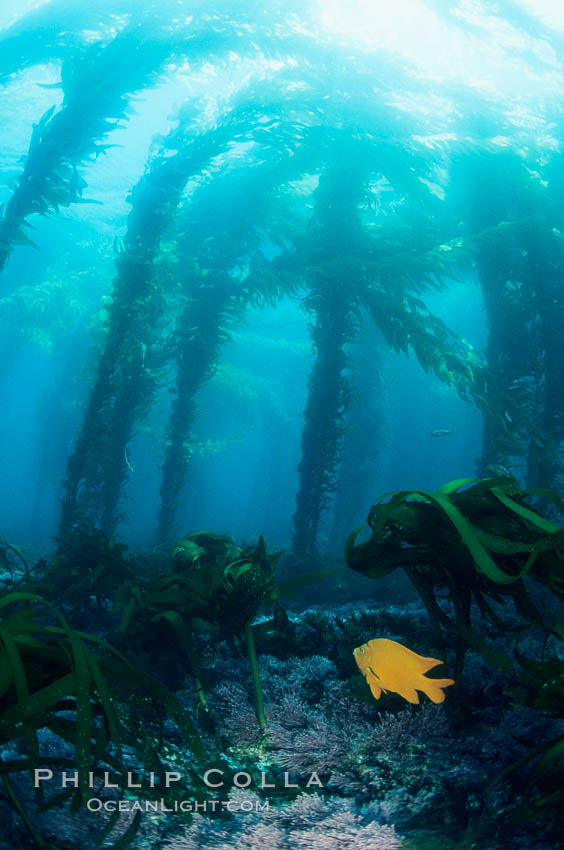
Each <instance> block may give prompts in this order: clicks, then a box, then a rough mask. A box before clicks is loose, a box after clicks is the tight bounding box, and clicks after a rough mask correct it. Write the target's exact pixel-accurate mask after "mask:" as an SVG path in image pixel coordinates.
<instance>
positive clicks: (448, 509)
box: [345, 477, 564, 678]
mask: <svg viewBox="0 0 564 850" xmlns="http://www.w3.org/2000/svg"><path fill="white" fill-rule="evenodd" d="M537 495H538V494H537V493H536V492H535V491H534V490H523V489H521V488H519V487H517V486H516V484H515V482H514V481H513V480H512V479H508V478H506V477H501V478H494V479H486V480H484V481H479V482H477V483H473V482H470V481H468V480H465V479H463V480H461V481H455V482H452V483H451V484H449V485H445V486H444V487H442V488H441V489H439V490H437V491H435V492H427V491H413V492H410V491H402V492H398V493H391V494H387V495H385V496H382V497H381V498H380V499H379V501H378V502H377V503H376V504H375V505H374V506H373V507H372V509H371V511H370V514H369V516H368V525H369V527H370V529H371V531H372V537H371V538H370V539H369V540H368V541H366V542H364V543H357V538H358V533H359V531H360V529H357V530H356V531H355V532H353V533H352V534H351V535H350V536H349V539H348V541H347V546H346V550H345V554H346V558H347V563H348V564H349V566H350V567H352V568H353V569H356V570H358V571H359V572H361V573H363V574H364V575H367V576H369V577H373V578H379V577H381V576H384V575H387V574H388V573H389V572H391V571H393V570H394V569H396V568H397V567H398V566H400V567H402V568H403V569H404V570H405V572H406V574H407V575H408V577H409V578H410V579H411V581H412V583H413V585H414V587H415V589H416V590H417V592H418V593H419V594H420V596H421V598H422V601H423V602H424V604H425V606H426V607H427V610H428V612H429V614H430V616H431V619H432V622H433V625H434V628H435V629H436V632H437V638H438V640H440V641H442V628H441V621H443V620H444V616H445V615H444V612H442V611H441V610H440V609H439V606H438V604H437V598H436V591H437V590H440V589H441V588H446V589H447V590H448V593H449V596H450V598H451V600H452V602H453V604H454V611H455V616H456V628H457V630H458V632H459V634H460V636H461V638H462V641H463V644H467V645H469V646H471V647H472V648H473V649H475V650H476V651H478V652H480V653H481V654H483V655H485V656H486V657H487V658H488V660H489V661H490V662H491V663H492V664H494V666H498V667H501V668H502V669H506V670H509V671H511V672H513V673H514V674H515V675H520V676H522V677H523V678H529V677H528V674H527V671H526V670H525V669H524V668H523V669H522V670H521V672H520V673H518V674H517V672H516V668H515V665H514V662H513V661H512V660H511V659H510V658H509V657H508V656H505V655H504V654H503V653H501V652H500V651H499V650H497V649H494V648H493V647H491V646H488V644H487V643H486V642H485V641H484V640H483V638H482V637H481V636H480V635H479V634H478V633H477V632H476V631H475V629H474V628H473V626H472V622H471V605H472V603H473V602H474V603H475V604H476V605H477V607H478V609H479V610H480V612H481V613H482V614H483V615H484V616H486V617H488V618H490V619H492V621H493V622H495V623H496V625H497V626H499V627H501V626H503V623H502V621H501V620H500V618H499V616H498V615H497V614H495V613H494V610H493V608H492V607H491V606H490V604H489V602H488V599H489V600H491V601H492V602H495V603H498V602H500V601H502V600H503V599H504V598H511V599H512V600H513V602H514V604H515V606H516V608H517V610H518V612H519V613H520V615H521V617H522V618H523V621H524V623H525V624H527V625H529V626H532V625H534V626H536V627H542V628H544V629H546V630H547V631H549V630H553V629H554V617H555V612H554V611H553V612H547V613H541V610H540V609H539V608H538V606H537V604H536V603H535V602H534V601H533V597H532V595H531V593H530V592H529V590H528V589H527V586H526V585H525V584H524V581H523V579H524V578H525V577H526V576H527V577H528V578H530V579H534V580H535V581H536V582H538V583H539V584H541V585H543V586H544V587H546V588H547V589H548V590H549V591H550V592H551V593H553V594H554V595H555V596H556V597H558V598H559V599H562V598H564V581H563V580H562V554H561V551H562V542H563V540H564V531H563V530H562V529H560V528H559V527H558V526H556V525H555V524H553V523H551V522H548V521H547V520H545V519H544V518H543V517H542V515H540V514H539V513H538V512H537V511H536V510H535V509H534V508H533V507H532V506H531V504H530V502H531V500H534V499H535V498H536V497H537ZM545 495H546V496H549V497H550V498H551V499H552V500H554V501H556V502H558V501H559V499H558V497H557V496H556V495H555V494H545ZM462 657H463V656H462V655H460V656H459V669H461V664H462Z"/></svg>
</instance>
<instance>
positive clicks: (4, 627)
mask: <svg viewBox="0 0 564 850" xmlns="http://www.w3.org/2000/svg"><path fill="white" fill-rule="evenodd" d="M96 649H102V650H105V653H106V654H105V655H104V654H100V653H98V652H96V651H95V650H96ZM112 655H113V658H112V657H111V656H112ZM0 669H1V679H0V741H1V742H2V744H4V745H5V744H6V743H9V742H17V741H19V740H20V739H23V741H24V746H25V755H24V756H22V757H17V758H11V759H3V760H2V761H1V762H0V774H1V777H2V781H3V783H4V786H5V789H6V791H7V793H8V797H9V799H10V801H11V803H12V805H13V806H14V808H15V809H16V811H17V812H18V813H19V815H20V816H21V817H22V819H23V820H24V822H25V824H26V826H27V827H28V830H29V832H30V835H31V838H32V840H33V841H34V843H35V844H37V846H39V847H44V846H46V845H45V843H44V841H43V839H42V838H41V835H40V834H39V833H38V831H37V829H36V828H35V826H34V824H33V814H32V812H30V811H29V810H28V809H27V808H26V807H25V806H24V805H23V804H22V802H21V801H20V799H19V798H18V795H17V793H16V791H15V790H14V786H13V784H12V778H13V777H15V776H16V775H18V774H20V773H22V772H27V771H29V772H30V773H31V776H32V778H33V777H34V771H35V770H36V769H38V768H44V769H45V768H46V769H47V770H46V773H44V774H42V775H43V776H45V775H48V773H49V771H51V776H52V775H53V771H54V770H55V769H61V768H62V769H71V770H72V769H74V770H76V772H77V775H78V783H77V785H76V787H74V786H72V787H69V788H67V789H65V790H64V791H62V792H61V793H60V794H59V795H57V797H56V799H55V803H58V804H62V803H64V802H65V801H66V802H68V801H73V802H72V806H73V811H74V810H76V808H78V807H79V806H80V804H81V802H83V801H85V800H86V799H87V797H88V796H89V794H90V793H91V791H90V788H91V781H92V779H91V777H92V776H95V777H97V778H102V779H103V778H104V776H105V775H112V776H113V777H114V778H116V779H118V782H119V785H120V787H122V788H124V787H126V781H127V780H126V772H127V770H128V769H129V770H130V771H131V769H132V766H131V764H130V763H129V761H128V758H127V756H124V749H123V748H124V747H128V748H131V749H132V751H134V752H135V753H136V756H137V762H136V765H135V768H134V773H135V775H136V776H138V777H140V776H142V771H143V766H144V765H145V764H150V767H151V769H152V770H155V771H156V773H158V774H159V777H160V781H163V778H164V767H163V764H162V762H161V760H160V758H159V748H160V744H158V743H157V745H156V746H149V744H148V741H146V740H145V741H142V737H141V736H137V735H136V734H135V733H134V732H133V731H132V730H131V729H130V728H129V722H130V721H129V719H128V717H127V715H126V713H125V712H124V711H122V710H121V709H120V708H119V707H118V702H119V701H120V700H122V701H125V702H126V701H127V697H126V696H125V692H124V690H123V685H124V684H125V683H126V682H128V683H129V686H130V688H132V689H138V688H140V689H141V690H145V692H147V691H148V692H149V693H150V694H151V695H152V697H153V698H154V699H156V700H160V701H161V702H162V703H163V704H164V705H165V706H166V707H167V709H168V710H169V711H170V713H171V717H174V718H175V721H176V723H177V724H178V728H179V731H180V732H181V734H182V736H183V739H184V743H185V745H186V746H187V748H188V750H189V751H190V752H191V753H192V757H193V758H194V760H195V762H197V760H203V759H204V758H205V750H204V747H203V744H202V742H201V740H200V736H199V734H198V732H197V730H196V727H195V726H194V724H193V722H192V720H191V718H190V716H189V715H188V713H187V712H186V711H185V710H184V709H183V708H182V707H181V705H180V704H179V703H178V701H177V700H176V699H175V697H174V696H173V694H172V693H170V692H169V691H167V689H166V688H164V687H163V685H161V684H160V683H159V682H157V681H156V680H153V679H151V677H149V676H147V675H145V674H143V673H140V672H138V671H136V670H135V669H134V668H133V667H131V665H129V664H128V663H127V662H126V661H125V659H120V658H118V657H117V653H115V651H112V650H111V649H110V648H109V647H108V646H107V645H106V644H104V643H103V642H102V641H100V640H99V639H97V638H94V637H92V636H90V635H87V634H83V633H80V632H77V631H76V630H74V629H72V628H71V627H70V626H69V624H68V623H67V621H66V620H65V619H64V617H62V616H61V614H60V613H59V612H58V611H57V609H56V608H54V606H51V605H50V604H49V603H46V602H45V600H43V599H41V597H38V596H35V595H33V594H29V593H21V592H13V593H8V594H5V595H4V596H2V597H0ZM112 680H113V683H112ZM117 683H119V694H118V685H117ZM131 692H132V691H130V694H131ZM61 711H64V712H65V713H64V714H61ZM39 732H43V735H45V733H48V734H49V735H50V736H51V740H59V741H60V743H61V744H62V745H63V746H65V745H67V744H68V745H70V746H71V747H72V752H73V755H72V757H70V758H69V757H68V756H65V755H61V756H53V755H52V753H49V752H48V751H46V749H45V746H44V742H43V743H40V740H39V734H38V733H39ZM106 771H107V773H105V772H106ZM131 775H133V774H131ZM192 779H193V781H194V788H193V792H194V793H196V794H198V793H202V791H203V786H201V783H200V781H199V779H198V776H197V772H196V771H195V770H194V771H193V772H192ZM141 784H142V783H139V785H140V786H141ZM145 790H147V789H145ZM162 791H163V793H165V794H166V788H165V787H164V782H163V788H162ZM51 804H52V803H51ZM138 823H139V818H136V819H135V820H134V824H133V825H132V829H131V830H130V831H129V833H128V837H129V838H131V837H133V834H134V830H135V827H136V826H137V825H138Z"/></svg>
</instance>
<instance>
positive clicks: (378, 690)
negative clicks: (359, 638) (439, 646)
mask: <svg viewBox="0 0 564 850" xmlns="http://www.w3.org/2000/svg"><path fill="white" fill-rule="evenodd" d="M353 654H354V659H355V661H356V663H357V664H358V667H359V669H360V671H361V673H362V674H363V676H364V677H365V679H366V681H367V682H368V684H369V686H370V690H371V691H372V695H373V696H374V697H375V698H376V699H380V696H381V694H382V691H384V693H387V692H388V691H393V692H394V693H396V694H399V695H400V697H403V699H405V700H407V702H411V703H415V704H417V703H419V694H418V693H417V691H422V692H423V693H425V694H427V696H428V697H429V699H430V700H431V702H435V703H439V702H444V699H445V694H444V691H443V688H448V687H449V685H454V679H428V678H427V677H426V676H425V675H424V674H425V673H427V672H428V671H429V670H432V668H433V667H437V666H438V665H439V664H443V663H444V662H442V661H439V660H438V659H437V658H424V657H423V656H422V655H417V653H416V652H413V651H412V650H411V649H408V648H407V647H406V646H402V644H401V643H397V642H396V641H395V640H388V639H387V638H376V639H374V640H369V641H368V643H363V644H362V646H358V647H357V648H356V649H354V650H353Z"/></svg>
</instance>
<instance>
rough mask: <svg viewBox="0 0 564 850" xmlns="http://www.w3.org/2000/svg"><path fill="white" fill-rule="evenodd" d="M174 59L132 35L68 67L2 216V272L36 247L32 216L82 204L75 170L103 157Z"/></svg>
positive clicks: (161, 46)
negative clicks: (14, 256)
mask: <svg viewBox="0 0 564 850" xmlns="http://www.w3.org/2000/svg"><path fill="white" fill-rule="evenodd" d="M169 53H170V45H169V44H168V43H167V42H166V41H165V40H164V39H162V38H161V39H160V40H159V39H157V38H155V37H154V36H153V37H152V38H149V37H148V34H147V33H144V32H143V31H142V30H141V29H140V28H132V29H128V30H124V31H123V32H120V33H119V34H118V35H117V36H116V37H115V38H114V39H112V40H111V41H110V42H109V43H108V44H106V45H103V44H100V43H96V44H94V45H92V46H90V47H89V48H87V49H84V51H83V52H82V54H78V55H75V56H73V57H72V58H69V59H67V60H66V61H65V63H64V64H63V67H62V72H61V85H62V88H63V92H64V99H63V103H62V105H61V107H60V109H58V110H57V109H56V108H55V106H52V107H51V108H50V109H48V110H47V112H45V114H44V115H43V116H42V117H41V119H40V120H39V121H38V122H37V123H36V124H35V125H34V129H33V133H32V137H31V141H30V145H29V150H28V153H27V157H26V161H25V166H24V170H23V172H22V173H21V175H20V177H19V178H18V183H17V186H16V189H15V190H14V192H13V193H12V195H11V197H10V199H9V200H8V202H7V204H6V206H5V209H4V210H3V215H2V219H1V223H0V270H1V269H2V268H3V267H4V265H5V263H6V260H7V259H8V256H9V254H10V251H11V250H12V248H13V246H14V245H15V244H18V243H29V242H30V241H31V240H30V239H29V236H28V230H29V223H28V218H29V217H30V216H31V215H34V214H39V215H48V214H52V213H54V212H57V211H58V210H59V208H60V207H65V206H69V205H70V204H74V203H79V202H83V201H84V198H83V189H84V187H85V186H86V183H85V181H84V178H83V177H81V176H80V174H79V172H78V168H79V167H80V166H81V165H82V164H84V162H85V161H87V160H88V159H91V158H92V157H95V156H98V155H99V154H100V153H102V152H103V151H104V149H105V142H106V138H107V136H108V134H109V133H110V132H111V130H113V129H114V128H115V127H116V126H117V125H118V123H119V121H121V120H122V119H123V118H124V117H125V115H126V111H127V108H128V104H129V96H130V95H131V93H132V92H134V91H137V90H139V89H142V88H144V87H146V86H147V85H148V84H149V83H150V81H151V80H152V79H153V75H155V74H156V73H157V72H158V71H159V70H160V69H161V67H162V65H163V63H164V61H165V60H166V58H167V57H168V56H169Z"/></svg>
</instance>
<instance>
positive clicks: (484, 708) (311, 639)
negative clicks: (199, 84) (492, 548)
mask: <svg viewBox="0 0 564 850" xmlns="http://www.w3.org/2000/svg"><path fill="white" fill-rule="evenodd" d="M476 622H477V624H478V626H480V619H479V615H476ZM483 629H484V636H485V637H487V638H488V640H490V641H492V642H495V641H497V642H498V644H499V643H500V640H501V639H500V638H499V635H495V634H493V633H492V632H491V629H492V627H491V626H490V625H488V624H487V623H486V622H484V623H483ZM488 630H490V631H488ZM375 637H386V638H390V639H392V640H397V641H398V642H401V643H403V644H405V645H407V646H409V647H410V648H411V649H413V650H414V651H415V652H418V653H421V654H423V655H432V654H434V653H436V651H437V650H436V647H435V646H434V644H433V635H432V632H431V630H430V627H429V624H428V619H427V616H426V614H425V611H424V609H423V608H422V607H421V606H420V605H419V604H418V603H417V602H410V603H408V604H405V605H403V606H402V605H386V606H379V605H377V604H375V603H374V602H352V603H348V604H346V605H342V606H336V605H325V606H314V607H310V608H308V609H306V610H303V611H299V612H291V613H289V615H288V618H287V621H286V622H285V624H284V628H283V630H282V631H277V632H275V633H268V632H265V634H263V635H261V636H260V637H257V651H258V659H259V669H260V678H261V681H262V686H263V691H264V702H265V714H266V718H267V722H268V725H267V729H266V731H263V730H262V729H261V727H260V725H259V723H258V721H257V718H256V714H255V709H254V703H253V690H252V684H251V680H250V675H249V661H248V658H247V656H246V655H245V653H244V652H243V651H242V650H240V649H238V648H237V647H236V646H234V645H231V646H230V645H228V643H227V642H223V643H220V644H219V645H218V644H217V643H216V642H212V640H211V639H210V640H209V641H207V640H206V638H202V645H201V647H200V650H201V655H202V670H203V674H204V678H205V688H206V692H207V695H208V703H209V712H208V713H207V714H206V715H205V716H204V715H203V713H202V712H201V710H199V709H198V700H197V697H196V694H195V691H194V688H193V683H192V679H191V678H190V677H189V676H184V675H183V671H182V660H181V658H180V656H179V655H178V654H177V653H176V652H175V649H174V646H173V645H172V644H171V645H167V644H163V645H162V646H160V647H159V648H158V649H157V650H155V652H154V654H153V657H152V659H151V664H152V666H153V672H155V673H159V674H160V675H161V678H163V679H164V680H165V681H166V680H167V679H168V682H167V683H168V684H169V687H171V688H172V689H173V690H174V691H175V693H176V696H177V697H178V699H179V700H180V701H181V703H182V704H183V705H184V706H185V707H186V708H188V710H189V711H190V712H191V713H192V715H193V716H194V717H196V718H197V720H198V724H199V727H200V729H201V735H202V738H203V739H204V742H205V744H206V748H207V751H208V753H210V754H211V756H210V762H209V764H207V765H206V766H205V770H207V771H210V772H209V773H208V774H207V779H208V780H209V783H210V785H209V798H208V800H207V801H206V803H205V804H204V803H203V802H201V803H200V804H199V806H195V805H194V804H193V802H191V801H190V795H189V794H187V795H183V793H182V790H181V788H182V783H181V781H180V780H179V781H178V788H179V790H178V801H179V804H180V803H182V802H183V803H184V806H183V807H182V806H180V805H179V808H178V810H177V811H175V810H174V807H173V806H171V805H170V802H168V803H167V804H166V805H165V806H164V808H163V807H162V806H160V805H159V801H158V800H156V801H155V800H153V801H150V800H142V799H137V798H136V796H135V792H134V791H133V790H131V789H130V790H129V792H127V793H126V794H125V795H120V796H121V798H122V811H121V812H120V811H119V804H118V797H117V794H116V796H115V798H114V797H112V790H111V789H108V788H104V789H100V788H99V787H98V786H96V787H94V788H93V792H92V793H93V797H92V799H93V800H97V801H98V802H96V803H92V801H90V808H92V809H93V810H92V811H88V809H87V808H86V807H84V806H83V807H82V808H80V809H78V811H76V812H74V813H71V811H70V810H69V808H68V806H62V805H57V804H56V793H57V791H58V790H60V788H57V787H55V786H56V785H57V783H59V782H60V771H59V772H58V770H57V768H56V767H54V770H53V780H52V783H51V785H52V786H53V787H51V785H48V784H47V783H46V784H45V798H44V799H43V800H41V799H39V800H36V799H35V797H34V794H33V789H32V782H31V778H30V777H29V775H26V774H24V773H21V774H19V775H18V777H17V779H15V780H14V783H15V785H17V791H18V795H19V797H20V800H22V801H23V805H24V806H25V808H26V810H27V811H30V812H32V811H33V813H34V814H33V823H34V825H35V827H36V828H37V830H38V831H39V832H40V834H41V836H42V837H43V838H44V839H45V841H48V842H51V844H50V846H52V847H56V848H67V847H74V848H81V850H91V848H92V850H94V848H96V847H101V848H106V847H108V848H109V847H116V848H118V850H119V848H121V847H125V846H131V847H134V848H138V850H145V848H159V850H196V848H199V850H227V848H230V850H232V848H248V850H252V849H253V848H257V850H258V848H264V847H268V848H269V850H276V849H277V848H281V850H282V848H283V850H293V848H312V850H313V848H316V850H333V848H334V850H337V848H339V850H348V848H350V850H353V848H354V850H400V848H401V849H402V850H431V848H441V850H449V848H455V847H456V848H460V850H464V848H468V850H470V848H479V850H521V848H523V850H525V848H526V850H555V848H558V847H564V842H562V841H561V839H560V827H561V825H562V824H561V823H560V824H558V823H557V821H556V820H555V819H554V818H538V817H537V818H532V817H531V811H532V808H531V803H534V798H535V795H537V796H538V795H546V794H547V793H550V790H551V788H552V787H553V786H552V785H551V783H553V782H554V781H555V778H554V776H552V775H551V772H550V768H549V769H548V770H547V772H546V775H544V777H543V778H542V780H541V784H540V785H539V784H538V783H537V784H536V785H534V786H530V787H529V786H528V780H529V777H530V775H531V770H532V768H531V764H530V763H525V764H523V765H521V766H520V767H515V769H510V768H512V766H514V765H515V764H516V763H517V762H519V760H520V759H522V758H523V757H524V756H525V755H526V754H527V753H530V752H531V750H532V749H533V748H534V747H535V746H536V745H538V744H539V743H541V742H543V741H546V740H550V739H551V738H556V737H558V736H559V735H560V736H561V735H562V734H563V731H564V730H563V729H562V721H559V720H557V719H554V718H553V717H552V716H551V715H550V714H549V713H547V712H542V711H539V710H538V709H532V708H528V707H526V706H525V705H523V704H522V703H521V700H520V694H519V693H518V691H517V690H516V686H515V683H514V682H511V680H509V679H508V678H506V677H505V676H504V675H503V674H499V673H495V672H492V670H491V669H490V668H489V667H487V666H486V664H485V662H484V661H483V660H482V658H481V657H480V656H478V655H476V654H475V653H473V652H469V653H468V655H467V658H466V662H465V668H464V674H463V677H462V681H461V682H459V683H457V685H456V686H455V687H453V688H450V689H449V691H448V693H447V695H446V700H445V702H444V704H442V705H435V704H433V703H431V702H429V701H428V700H427V699H426V697H422V699H421V704H419V705H409V704H407V703H406V702H405V701H404V700H402V699H401V698H400V697H397V696H395V695H393V694H383V696H382V698H381V699H380V700H375V699H374V698H373V697H372V695H371V694H370V691H369V690H368V688H367V686H366V683H365V681H364V679H363V677H362V676H360V675H359V673H358V669H357V668H356V665H355V662H354V658H353V655H352V650H353V649H354V647H356V646H359V645H361V644H363V643H364V642H366V641H367V640H370V639H372V638H375ZM508 640H509V639H508ZM513 640H514V638H513ZM507 646H509V643H508V644H506V647H505V648H506V649H507ZM453 650H454V636H453ZM520 650H521V651H526V650H527V646H526V643H525V642H524V644H523V646H521V647H520ZM530 650H531V653H530V654H532V653H533V651H537V649H536V648H533V647H530ZM447 652H448V655H449V656H450V650H448V651H447ZM444 660H445V661H446V662H447V664H448V665H449V666H451V669H452V661H453V658H452V657H447V658H445V659H444ZM143 711H147V709H146V707H143V706H139V712H140V715H142V714H143ZM156 722H157V720H156V719H155V718H151V716H150V714H148V715H147V716H145V717H144V720H143V724H144V725H143V728H144V729H145V734H147V735H148V736H149V735H150V734H151V724H152V723H156ZM159 722H162V720H160V721H159ZM164 723H165V725H166V724H167V723H169V721H166V720H165V721H164ZM165 732H166V738H167V740H168V741H169V744H168V755H165V758H166V759H167V760H168V764H169V766H170V771H171V775H172V773H173V772H174V773H179V774H180V775H182V771H183V767H184V762H183V759H184V754H183V752H182V749H181V745H180V743H179V742H178V741H176V743H175V730H174V728H173V727H172V725H171V724H170V728H167V729H165ZM40 745H41V747H42V748H43V751H44V753H47V754H48V755H49V756H50V757H51V758H52V761H53V764H54V765H56V763H57V761H58V760H59V761H60V760H61V759H63V760H64V758H65V755H66V754H65V752H62V751H61V743H60V741H59V739H55V738H54V737H51V735H50V733H49V732H46V731H42V732H41V734H40ZM14 750H15V748H14ZM0 754H1V758H2V760H3V761H9V760H10V759H11V758H15V757H16V756H17V755H18V754H17V752H15V751H14V752H11V751H9V750H8V749H7V748H6V747H5V748H4V750H3V751H0ZM138 768H139V766H138ZM144 769H146V767H144ZM174 781H177V780H176V778H174ZM262 786H265V787H262ZM216 789H217V793H216ZM113 793H114V794H115V793H116V792H113ZM49 800H50V801H51V802H52V801H53V800H55V805H54V806H52V807H51V808H47V809H46V810H44V811H41V808H42V806H43V805H44V804H45V802H47V801H49ZM112 800H113V805H107V804H108V801H110V803H111V801H112ZM214 800H215V803H214ZM148 804H149V805H148ZM190 807H191V808H192V809H193V811H192V812H188V808H190ZM113 808H116V809H117V810H116V811H115V812H113V811H112V809H113ZM194 809H196V810H195V811H194ZM134 820H135V825H136V829H137V831H136V834H135V836H134V837H133V838H132V839H131V843H129V844H128V840H129V838H130V837H131V835H132V833H128V828H129V827H130V826H131V824H132V823H133V821H134ZM0 822H1V823H2V824H3V827H2V832H1V835H0V848H2V850H8V848H10V850H13V848H15V847H18V848H26V847H32V846H35V845H33V844H32V843H31V842H30V838H29V834H28V832H27V831H26V830H25V828H24V826H23V823H22V820H21V818H20V817H19V815H18V814H17V812H16V811H15V810H14V808H13V807H12V806H10V805H9V800H8V797H7V795H6V794H4V792H3V791H0Z"/></svg>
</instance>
